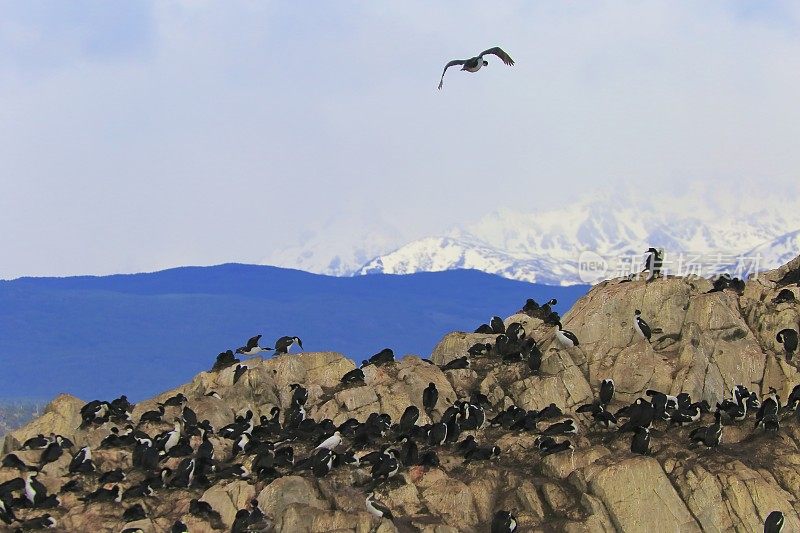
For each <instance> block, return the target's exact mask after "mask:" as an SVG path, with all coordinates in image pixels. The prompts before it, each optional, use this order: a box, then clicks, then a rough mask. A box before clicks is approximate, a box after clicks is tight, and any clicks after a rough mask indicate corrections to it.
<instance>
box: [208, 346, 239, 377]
mask: <svg viewBox="0 0 800 533" xmlns="http://www.w3.org/2000/svg"><path fill="white" fill-rule="evenodd" d="M240 362H241V360H239V359H237V358H236V356H235V355H233V350H227V351H224V352H221V353H220V354H219V355H218V356H217V360H216V361H214V366H212V367H211V371H212V372H219V371H220V370H224V369H226V368H228V367H229V366H233V365H235V364H236V363H240Z"/></svg>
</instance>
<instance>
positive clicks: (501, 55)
mask: <svg viewBox="0 0 800 533" xmlns="http://www.w3.org/2000/svg"><path fill="white" fill-rule="evenodd" d="M486 54H492V55H496V56H497V57H499V58H500V59H502V60H503V63H505V64H506V65H508V66H509V67H510V66H511V65H513V64H514V60H513V59H511V56H510V55H508V54H507V53H505V52H504V51H503V49H502V48H500V47H499V46H495V47H494V48H489V49H488V50H484V51H483V52H481V55H479V56H478V57H480V58H482V57H483V56H485V55H486Z"/></svg>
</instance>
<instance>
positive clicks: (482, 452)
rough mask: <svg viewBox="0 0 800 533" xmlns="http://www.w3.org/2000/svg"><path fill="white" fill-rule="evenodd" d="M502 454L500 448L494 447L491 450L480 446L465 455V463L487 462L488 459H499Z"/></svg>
mask: <svg viewBox="0 0 800 533" xmlns="http://www.w3.org/2000/svg"><path fill="white" fill-rule="evenodd" d="M500 453H501V452H500V447H499V446H492V447H491V448H489V447H481V446H478V447H476V448H473V449H472V450H470V451H468V452H467V453H465V454H464V462H465V463H468V462H470V461H486V460H488V459H497V458H498V457H500Z"/></svg>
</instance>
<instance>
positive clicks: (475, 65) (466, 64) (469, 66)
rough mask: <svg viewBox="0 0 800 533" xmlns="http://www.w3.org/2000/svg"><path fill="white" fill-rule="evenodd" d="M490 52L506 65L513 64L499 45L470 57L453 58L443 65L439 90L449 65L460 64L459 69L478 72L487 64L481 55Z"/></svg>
mask: <svg viewBox="0 0 800 533" xmlns="http://www.w3.org/2000/svg"><path fill="white" fill-rule="evenodd" d="M488 54H492V55H495V56H497V57H499V58H500V59H501V60H502V61H503V63H505V64H506V65H508V66H512V65H513V64H514V60H513V59H511V56H509V55H508V54H507V53H505V52H504V51H503V49H502V48H500V47H499V46H495V47H493V48H489V49H488V50H484V51H483V52H481V53H480V54H478V55H477V56H475V57H471V58H469V59H454V60H453V61H450V62H449V63H447V64H446V65H445V66H444V70H443V71H442V79H440V80H439V89H440V90H441V88H442V86H443V85H444V74H445V72H447V69H449V68H450V67H455V66H458V65H461V70H466V71H467V72H478V71H479V70H480V69H481V67H485V66H487V65H488V64H489V62H488V61H486V60H485V59H483V56H485V55H488Z"/></svg>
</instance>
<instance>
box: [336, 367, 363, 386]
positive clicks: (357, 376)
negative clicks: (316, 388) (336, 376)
mask: <svg viewBox="0 0 800 533" xmlns="http://www.w3.org/2000/svg"><path fill="white" fill-rule="evenodd" d="M341 382H342V383H345V384H349V383H364V371H363V370H361V369H360V368H354V369H353V370H351V371H350V372H347V373H346V374H345V375H344V376H342V379H341Z"/></svg>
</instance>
